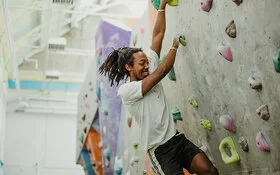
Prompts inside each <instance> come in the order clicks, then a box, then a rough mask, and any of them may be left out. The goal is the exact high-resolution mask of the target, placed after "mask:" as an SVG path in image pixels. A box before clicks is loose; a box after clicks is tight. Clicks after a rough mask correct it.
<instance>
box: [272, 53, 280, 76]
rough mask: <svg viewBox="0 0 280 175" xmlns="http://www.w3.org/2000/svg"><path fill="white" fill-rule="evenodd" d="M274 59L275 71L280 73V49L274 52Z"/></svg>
mask: <svg viewBox="0 0 280 175" xmlns="http://www.w3.org/2000/svg"><path fill="white" fill-rule="evenodd" d="M272 60H273V64H274V68H275V71H276V72H279V73H280V50H279V51H278V52H276V53H274V54H273V57H272Z"/></svg>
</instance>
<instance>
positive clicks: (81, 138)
mask: <svg viewBox="0 0 280 175" xmlns="http://www.w3.org/2000/svg"><path fill="white" fill-rule="evenodd" d="M80 142H81V143H82V144H83V143H84V134H82V135H81V136H80Z"/></svg>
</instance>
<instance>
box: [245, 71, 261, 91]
mask: <svg viewBox="0 0 280 175" xmlns="http://www.w3.org/2000/svg"><path fill="white" fill-rule="evenodd" d="M248 82H249V85H250V87H251V88H252V89H256V90H261V89H262V82H261V78H260V77H259V76H258V75H257V74H254V75H251V76H250V77H249V78H248Z"/></svg>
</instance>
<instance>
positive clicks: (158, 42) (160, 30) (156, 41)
mask: <svg viewBox="0 0 280 175" xmlns="http://www.w3.org/2000/svg"><path fill="white" fill-rule="evenodd" d="M167 2H168V0H162V1H161V4H160V6H159V10H158V13H157V17H156V22H155V26H154V29H153V36H152V45H151V49H152V50H153V51H155V52H156V53H157V54H158V56H160V51H161V47H162V40H163V37H164V34H165V28H166V20H165V7H166V4H167Z"/></svg>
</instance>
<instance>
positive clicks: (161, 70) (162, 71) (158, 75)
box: [142, 37, 179, 95]
mask: <svg viewBox="0 0 280 175" xmlns="http://www.w3.org/2000/svg"><path fill="white" fill-rule="evenodd" d="M178 47H179V38H178V37H176V38H174V41H173V45H172V48H171V49H170V50H169V52H168V54H167V56H166V58H165V59H164V60H163V62H162V63H161V64H160V65H159V66H158V67H157V68H156V70H155V71H154V72H153V73H151V74H150V75H149V76H147V77H146V78H144V79H143V80H142V94H143V95H145V94H146V93H147V92H149V90H151V89H152V88H153V87H154V86H155V85H156V84H157V83H158V82H159V81H160V80H161V79H163V78H164V77H165V75H166V74H167V73H168V72H169V71H170V69H171V68H172V67H173V64H174V62H175V57H176V52H177V48H178Z"/></svg>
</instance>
